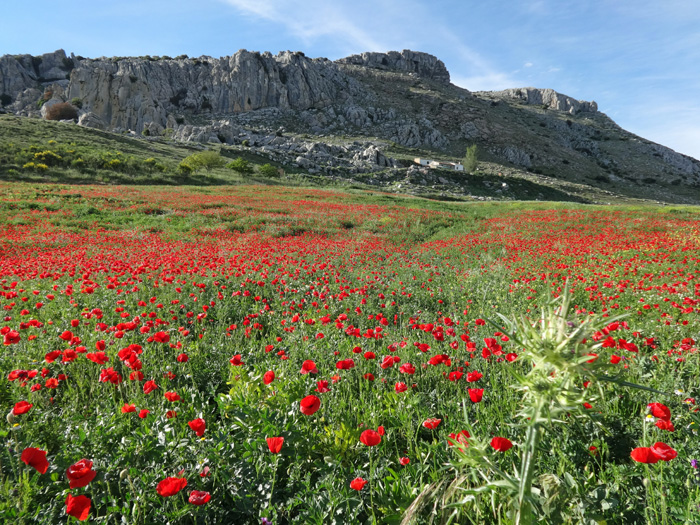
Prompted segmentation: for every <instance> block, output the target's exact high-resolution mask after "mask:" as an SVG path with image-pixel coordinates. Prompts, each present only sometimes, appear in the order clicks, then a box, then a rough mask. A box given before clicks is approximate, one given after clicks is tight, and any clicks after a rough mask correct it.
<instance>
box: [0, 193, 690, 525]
mask: <svg viewBox="0 0 700 525" xmlns="http://www.w3.org/2000/svg"><path fill="white" fill-rule="evenodd" d="M0 190H1V191H0V228H1V231H2V235H1V236H0V286H1V291H0V306H1V307H2V317H3V320H2V323H1V324H0V338H1V339H2V342H3V345H2V347H1V350H0V402H1V403H2V409H3V411H4V412H3V417H5V416H6V420H3V424H2V425H1V426H0V436H2V441H3V447H2V450H1V451H0V516H2V518H3V522H5V523H18V524H20V523H52V524H53V523H76V522H77V521H88V522H89V521H92V522H95V523H104V524H121V523H129V524H152V523H170V524H189V523H199V524H207V523H212V524H237V523H241V524H247V523H256V524H261V523H262V524H287V523H301V524H332V523H335V524H346V523H347V524H349V523H363V524H364V523H372V524H374V523H376V524H388V523H405V524H409V523H416V524H418V523H436V524H438V523H439V524H443V523H474V524H481V523H503V524H507V523H518V524H529V523H586V524H594V523H599V524H602V523H605V524H608V525H611V524H630V523H631V524H644V523H668V524H678V523H700V510H699V507H698V506H699V505H700V471H699V470H698V459H700V439H699V438H698V435H697V433H698V428H700V413H698V409H699V408H700V404H698V403H700V381H699V378H700V362H699V357H698V351H697V348H698V347H697V345H698V337H700V334H699V333H698V331H699V327H700V323H699V322H698V312H699V311H700V266H699V265H698V257H699V251H698V250H699V248H700V215H698V214H697V212H696V211H694V210H693V209H691V208H686V209H682V208H660V207H658V208H656V207H642V206H639V207H635V208H633V207H607V208H606V207H594V206H583V205H568V204H555V203H550V204H546V203H537V202H533V203H530V204H527V205H526V204H522V203H439V202H433V201H427V200H420V199H412V198H409V197H399V196H393V195H385V194H381V193H377V192H374V193H372V192H361V191H354V192H352V191H349V192H342V191H340V190H321V189H312V188H291V187H281V186H254V185H239V186H207V187H185V186H182V187H171V188H163V187H149V186H138V187H137V186H106V185H99V186H98V185H76V186H71V185H65V184H64V185H61V184H33V185H29V184H21V183H0Z"/></svg>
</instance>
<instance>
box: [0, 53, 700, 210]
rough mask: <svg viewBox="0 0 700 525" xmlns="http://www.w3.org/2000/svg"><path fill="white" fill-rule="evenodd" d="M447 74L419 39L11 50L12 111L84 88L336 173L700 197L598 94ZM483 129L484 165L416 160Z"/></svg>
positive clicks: (133, 111)
mask: <svg viewBox="0 0 700 525" xmlns="http://www.w3.org/2000/svg"><path fill="white" fill-rule="evenodd" d="M449 78H450V76H449V72H448V71H447V70H446V68H445V66H444V64H443V63H442V62H441V61H440V60H438V59H437V58H436V57H433V56H431V55H427V54H424V53H417V52H412V51H403V52H401V53H398V52H390V53H363V54H362V55H354V56H352V57H348V58H345V59H341V60H338V61H335V62H331V61H329V60H327V59H323V58H318V59H310V58H308V57H306V56H304V54H303V53H298V52H296V53H292V52H283V53H280V54H278V55H271V54H270V53H262V54H260V53H254V52H248V51H245V50H242V51H239V52H237V53H235V54H234V55H232V56H231V57H223V58H220V59H215V58H212V57H199V58H196V59H194V58H188V57H184V56H182V57H177V58H174V59H173V58H169V57H139V58H123V57H113V58H98V59H85V58H82V57H75V56H71V57H68V56H66V55H65V53H64V52H63V51H57V52H55V53H51V54H46V55H43V56H41V57H31V56H29V55H21V56H10V55H5V56H3V57H1V58H0V90H1V91H2V104H3V108H4V111H5V112H7V113H11V114H15V115H18V116H29V117H39V116H42V114H43V115H46V112H47V111H48V109H49V108H50V107H51V106H53V105H55V104H58V103H61V102H70V103H72V104H74V105H75V106H80V107H79V108H77V109H78V122H79V123H80V124H81V125H83V126H85V127H90V128H97V129H100V130H105V131H110V132H114V133H116V135H115V136H119V134H130V135H131V136H134V137H141V136H143V135H147V136H148V142H147V144H154V143H162V144H164V145H165V144H172V145H173V146H174V145H176V144H178V143H182V142H189V143H205V144H208V145H209V146H212V145H215V146H216V148H217V149H218V148H222V147H223V150H224V151H227V150H229V149H231V150H233V151H235V152H238V151H240V152H242V153H244V154H246V155H253V156H256V157H259V158H260V159H261V161H265V162H271V163H273V164H274V165H277V166H279V167H281V168H284V169H285V171H286V172H287V173H291V174H298V175H300V176H301V175H304V176H311V177H312V178H315V179H316V178H318V179H324V182H325V183H328V184H348V183H349V184H367V185H370V186H376V187H381V188H383V189H386V190H387V191H398V192H407V193H413V194H418V195H437V196H439V197H442V198H450V199H462V198H465V199H470V198H495V199H500V198H511V199H555V200H582V201H585V202H613V201H616V200H619V199H651V200H655V201H662V202H678V203H687V204H696V203H700V162H698V161H697V160H695V159H692V158H690V157H687V156H684V155H681V154H678V153H676V152H674V151H672V150H670V149H669V148H665V147H663V146H661V145H658V144H655V143H652V142H650V141H647V140H645V139H643V138H641V137H638V136H636V135H634V134H632V133H629V132H627V131H625V130H623V129H621V128H620V127H619V126H617V125H616V124H615V123H614V122H613V121H612V120H611V119H610V118H608V117H607V116H606V115H605V114H603V113H601V112H599V111H598V109H597V105H596V104H595V103H594V102H585V101H577V100H573V99H571V98H570V97H567V96H565V95H562V94H559V93H556V92H554V91H552V90H548V89H535V88H520V89H511V90H506V91H501V92H470V91H467V90H465V89H462V88H459V87H457V86H454V85H452V84H450V82H449ZM8 122H10V121H7V120H3V121H2V123H3V124H6V123H8ZM13 122H14V121H13ZM471 144H476V145H477V146H478V150H479V160H480V164H479V168H478V171H476V172H475V173H472V174H469V175H466V174H455V173H449V172H444V171H443V172H440V173H438V172H435V171H430V170H427V169H422V170H419V169H416V168H415V167H412V159H413V158H415V157H428V158H433V159H436V160H452V161H455V160H458V159H460V158H461V157H462V156H463V155H464V151H465V149H466V147H467V146H469V145H471ZM149 147H152V146H149ZM176 158H177V155H176ZM2 169H3V167H2V166H0V170H2ZM14 169H15V171H17V169H16V168H14ZM4 172H5V173H4V175H3V176H4V177H5V178H8V175H7V167H6V166H5V169H4ZM9 178H12V177H9Z"/></svg>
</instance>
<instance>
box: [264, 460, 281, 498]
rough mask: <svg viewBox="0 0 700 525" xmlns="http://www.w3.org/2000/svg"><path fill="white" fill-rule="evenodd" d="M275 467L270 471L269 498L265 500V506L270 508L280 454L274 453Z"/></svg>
mask: <svg viewBox="0 0 700 525" xmlns="http://www.w3.org/2000/svg"><path fill="white" fill-rule="evenodd" d="M275 456H276V457H275V467H274V470H273V472H272V485H271V486H270V499H269V500H268V502H267V507H268V508H270V507H272V493H273V492H274V491H275V481H276V480H277V464H278V463H279V460H280V456H279V454H275Z"/></svg>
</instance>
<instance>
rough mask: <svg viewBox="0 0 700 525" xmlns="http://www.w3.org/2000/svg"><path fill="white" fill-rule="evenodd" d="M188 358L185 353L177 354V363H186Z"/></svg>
mask: <svg viewBox="0 0 700 525" xmlns="http://www.w3.org/2000/svg"><path fill="white" fill-rule="evenodd" d="M189 360H190V358H189V357H188V355H187V354H180V355H179V356H177V362H178V363H186V362H187V361H189Z"/></svg>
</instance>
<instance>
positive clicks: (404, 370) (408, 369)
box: [399, 363, 416, 375]
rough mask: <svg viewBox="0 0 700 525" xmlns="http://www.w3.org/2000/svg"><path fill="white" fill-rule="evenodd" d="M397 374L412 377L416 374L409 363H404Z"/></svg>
mask: <svg viewBox="0 0 700 525" xmlns="http://www.w3.org/2000/svg"><path fill="white" fill-rule="evenodd" d="M399 372H401V373H402V374H409V375H413V374H415V373H416V368H415V367H414V366H413V365H412V364H411V363H404V364H402V365H401V366H400V367H399Z"/></svg>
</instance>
